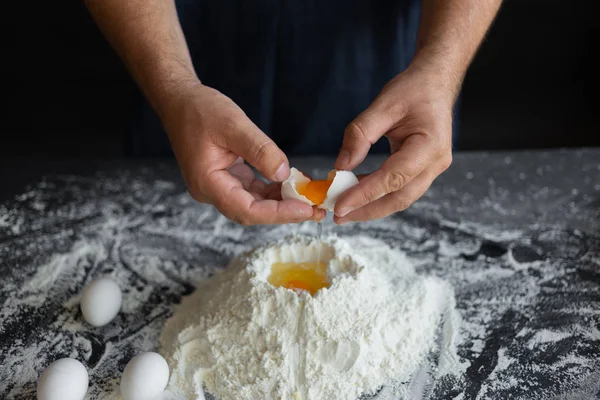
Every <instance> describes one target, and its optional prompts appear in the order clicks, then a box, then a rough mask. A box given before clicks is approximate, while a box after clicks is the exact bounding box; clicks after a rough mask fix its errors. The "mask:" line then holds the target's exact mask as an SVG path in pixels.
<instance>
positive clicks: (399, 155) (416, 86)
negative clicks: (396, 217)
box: [335, 68, 455, 224]
mask: <svg viewBox="0 0 600 400" xmlns="http://www.w3.org/2000/svg"><path fill="white" fill-rule="evenodd" d="M454 96H455V94H454V92H453V91H452V90H451V89H450V88H449V85H447V84H445V83H444V82H440V79H439V78H438V77H436V76H433V75H432V74H429V73H428V71H427V70H425V69H418V68H409V69H408V70H406V71H405V72H403V73H401V74H400V75H398V76H397V77H396V78H394V79H393V80H391V81H390V82H389V83H388V84H387V85H386V86H385V87H384V88H383V90H382V91H381V93H380V94H379V96H377V98H376V99H375V101H373V103H372V104H371V106H370V107H369V108H367V109H366V110H365V111H364V112H362V113H361V114H360V115H359V116H358V117H357V118H356V119H355V120H354V121H352V122H351V123H350V125H348V127H347V128H346V132H345V134H344V142H343V145H342V149H341V151H340V154H339V156H338V159H337V161H336V165H335V167H336V168H338V169H347V170H351V169H354V168H356V167H357V166H358V165H359V164H360V163H361V162H362V161H363V160H364V158H365V157H366V155H367V153H368V151H369V148H370V147H371V145H372V144H374V143H375V142H376V141H377V140H378V139H379V138H381V137H382V136H384V135H385V136H386V137H387V138H388V140H389V141H390V146H391V151H392V155H391V156H390V157H389V158H388V159H387V160H386V161H385V163H384V164H383V165H382V167H381V168H380V169H379V170H377V171H375V172H373V173H372V174H370V175H368V176H366V177H364V178H362V179H361V181H360V183H359V184H358V185H356V186H354V187H353V188H351V189H350V190H348V191H347V192H346V193H344V194H343V195H342V196H341V197H340V199H339V200H338V201H337V204H336V206H335V214H336V217H335V220H336V222H337V223H340V224H343V223H346V222H351V221H366V220H371V219H378V218H383V217H385V216H387V215H390V214H392V213H394V212H397V211H401V210H404V209H406V208H408V207H409V206H410V205H411V204H412V203H413V202H414V201H415V200H417V199H418V198H419V197H421V196H422V195H423V193H425V191H426V190H427V189H428V188H429V186H430V185H431V183H432V181H433V180H434V179H435V178H436V177H437V176H438V175H439V174H441V173H442V172H443V171H444V170H446V168H448V167H449V166H450V163H451V162H452V107H453V103H454Z"/></svg>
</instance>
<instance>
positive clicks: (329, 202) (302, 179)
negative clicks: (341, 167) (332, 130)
mask: <svg viewBox="0 0 600 400" xmlns="http://www.w3.org/2000/svg"><path fill="white" fill-rule="evenodd" d="M327 180H330V181H332V182H331V186H329V189H328V190H327V195H326V196H325V200H323V203H322V204H320V205H319V206H318V208H321V209H324V210H327V211H333V209H334V207H335V203H336V201H337V199H338V197H340V195H341V194H342V193H344V192H345V191H346V190H348V189H350V188H351V187H352V186H354V185H356V184H357V183H358V178H357V177H356V175H354V173H352V171H337V170H333V171H331V172H329V174H328V176H327ZM308 182H310V179H309V178H308V177H306V176H305V175H304V174H303V173H302V172H300V171H298V170H297V169H296V168H291V170H290V177H289V178H288V179H287V180H285V181H284V182H283V183H282V185H281V197H282V198H283V199H284V200H285V199H294V200H300V201H302V202H304V203H306V204H310V205H311V206H314V205H315V203H313V202H312V201H310V200H309V199H307V198H306V197H304V196H302V195H301V194H299V193H298V191H297V190H296V188H297V187H298V186H301V185H305V184H307V183H308Z"/></svg>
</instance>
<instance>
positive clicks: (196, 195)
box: [187, 179, 205, 203]
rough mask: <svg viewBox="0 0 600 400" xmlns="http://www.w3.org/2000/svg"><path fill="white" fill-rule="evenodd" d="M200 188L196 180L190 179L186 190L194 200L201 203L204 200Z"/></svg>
mask: <svg viewBox="0 0 600 400" xmlns="http://www.w3.org/2000/svg"><path fill="white" fill-rule="evenodd" d="M200 186H201V185H200V183H199V181H198V180H197V179H192V180H191V181H190V183H188V184H187V190H188V193H189V194H190V196H192V198H193V199H194V200H196V201H197V202H200V203H203V202H204V201H205V198H204V194H203V192H202V188H201V187H200Z"/></svg>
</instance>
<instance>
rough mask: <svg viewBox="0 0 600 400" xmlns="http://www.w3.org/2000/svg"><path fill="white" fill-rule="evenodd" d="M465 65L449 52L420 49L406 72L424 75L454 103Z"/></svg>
mask: <svg viewBox="0 0 600 400" xmlns="http://www.w3.org/2000/svg"><path fill="white" fill-rule="evenodd" d="M466 69H467V68H466V66H463V65H462V63H460V61H459V60H455V59H453V57H452V56H451V55H450V54H445V53H443V52H439V51H433V50H428V49H420V50H418V51H417V53H416V54H415V56H414V57H413V59H412V61H411V63H410V65H409V66H408V68H407V72H409V73H411V74H416V75H418V76H422V77H424V79H425V80H426V82H427V83H428V84H430V85H431V87H433V88H435V89H436V90H440V91H442V92H444V93H445V94H446V95H447V96H448V97H449V98H450V99H451V101H452V103H454V102H455V101H456V98H457V97H458V94H459V93H460V90H461V87H462V83H463V80H464V76H465V74H466Z"/></svg>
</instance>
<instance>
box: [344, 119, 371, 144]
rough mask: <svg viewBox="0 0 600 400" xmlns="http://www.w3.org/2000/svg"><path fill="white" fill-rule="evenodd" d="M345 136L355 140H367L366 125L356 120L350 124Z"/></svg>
mask: <svg viewBox="0 0 600 400" xmlns="http://www.w3.org/2000/svg"><path fill="white" fill-rule="evenodd" d="M344 136H346V137H348V138H350V139H354V140H359V141H367V138H366V136H365V130H364V127H363V126H362V124H361V122H360V121H356V120H355V121H352V122H350V124H348V126H347V127H346V130H345V132H344Z"/></svg>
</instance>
